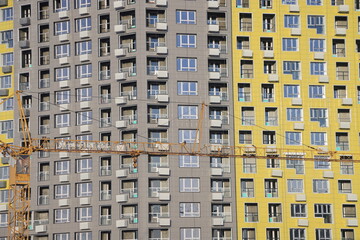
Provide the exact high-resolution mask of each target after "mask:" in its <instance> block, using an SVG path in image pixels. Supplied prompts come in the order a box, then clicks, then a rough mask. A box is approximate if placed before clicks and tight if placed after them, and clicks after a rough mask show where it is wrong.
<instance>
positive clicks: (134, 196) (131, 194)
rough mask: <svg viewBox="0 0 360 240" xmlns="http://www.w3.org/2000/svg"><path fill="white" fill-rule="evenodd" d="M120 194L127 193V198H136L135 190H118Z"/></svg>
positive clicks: (136, 190)
mask: <svg viewBox="0 0 360 240" xmlns="http://www.w3.org/2000/svg"><path fill="white" fill-rule="evenodd" d="M120 193H128V194H129V198H137V197H138V189H137V188H125V189H120Z"/></svg>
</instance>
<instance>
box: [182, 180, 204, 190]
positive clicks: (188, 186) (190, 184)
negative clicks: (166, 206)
mask: <svg viewBox="0 0 360 240" xmlns="http://www.w3.org/2000/svg"><path fill="white" fill-rule="evenodd" d="M179 182H180V184H179V186H180V192H200V178H179Z"/></svg>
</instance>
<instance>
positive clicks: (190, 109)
mask: <svg viewBox="0 0 360 240" xmlns="http://www.w3.org/2000/svg"><path fill="white" fill-rule="evenodd" d="M198 112H199V111H198V106H191V105H179V106H178V118H179V119H198Z"/></svg>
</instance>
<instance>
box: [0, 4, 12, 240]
mask: <svg viewBox="0 0 360 240" xmlns="http://www.w3.org/2000/svg"><path fill="white" fill-rule="evenodd" d="M12 7H13V1H7V0H6V1H0V55H1V56H0V66H1V71H0V97H1V98H9V97H10V96H11V95H12V94H13V91H14V81H13V79H14V73H13V70H14V69H13V63H14V55H13V45H14V42H13V8H12ZM13 110H14V98H11V97H10V98H9V100H8V101H6V102H4V103H3V104H1V106H0V140H1V141H3V142H6V143H12V142H13V141H14V139H13V126H14V111H13ZM8 164H9V158H8V157H4V156H1V161H0V236H6V230H7V229H6V227H7V220H8V219H7V210H8V204H7V203H8V199H9V190H8V188H9V181H8V180H9V165H8ZM0 239H2V238H1V237H0Z"/></svg>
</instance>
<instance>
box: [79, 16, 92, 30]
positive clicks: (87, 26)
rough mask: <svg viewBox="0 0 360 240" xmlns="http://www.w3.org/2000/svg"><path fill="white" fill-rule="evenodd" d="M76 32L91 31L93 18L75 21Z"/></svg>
mask: <svg viewBox="0 0 360 240" xmlns="http://www.w3.org/2000/svg"><path fill="white" fill-rule="evenodd" d="M75 26H76V32H83V31H90V30H91V17H84V18H77V19H75Z"/></svg>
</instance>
